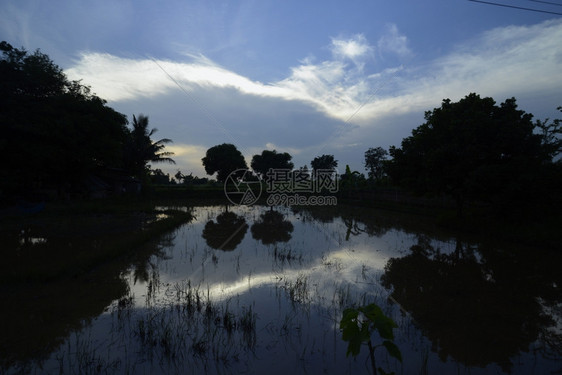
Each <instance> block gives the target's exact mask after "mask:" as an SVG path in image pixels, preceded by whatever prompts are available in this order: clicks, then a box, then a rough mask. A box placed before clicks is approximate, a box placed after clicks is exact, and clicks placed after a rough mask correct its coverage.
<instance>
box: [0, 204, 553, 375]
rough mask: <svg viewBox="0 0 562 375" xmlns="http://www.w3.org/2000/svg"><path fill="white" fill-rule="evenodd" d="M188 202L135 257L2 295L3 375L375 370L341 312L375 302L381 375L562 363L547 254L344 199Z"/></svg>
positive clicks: (534, 369) (531, 369)
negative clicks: (388, 346)
mask: <svg viewBox="0 0 562 375" xmlns="http://www.w3.org/2000/svg"><path fill="white" fill-rule="evenodd" d="M183 209H186V210H189V211H191V212H192V214H193V217H194V218H193V220H192V221H191V222H189V223H186V224H184V225H182V226H181V227H179V228H177V229H176V230H175V231H173V232H172V233H169V234H167V235H164V236H163V237H162V238H161V239H159V240H158V241H157V242H156V243H155V244H152V245H150V246H147V247H146V248H143V249H139V251H138V252H137V255H136V258H135V259H133V260H131V259H127V260H126V261H125V260H122V259H120V260H116V262H115V264H114V265H112V266H111V267H110V270H109V271H108V270H105V269H104V271H103V273H102V272H101V271H100V274H97V273H96V272H95V271H94V272H92V273H91V275H90V274H88V276H87V277H86V278H85V279H84V278H79V279H77V280H76V282H72V281H68V280H67V281H65V282H60V283H57V282H53V283H51V285H50V286H49V288H48V289H46V290H44V291H41V293H40V295H38V293H37V292H36V291H34V290H25V287H20V288H18V290H17V291H15V292H13V293H12V295H9V296H7V297H6V299H7V300H8V301H9V302H10V305H11V306H3V307H2V309H3V310H4V311H3V313H2V326H1V327H2V330H3V334H4V341H3V344H4V345H1V346H0V348H1V349H2V352H0V358H1V362H0V364H1V367H0V370H2V372H3V373H8V374H16V373H20V372H21V373H32V374H33V373H38V374H39V373H49V374H55V373H64V374H74V373H76V374H86V373H89V374H97V373H99V374H112V373H119V374H121V373H134V374H152V373H170V374H175V373H178V374H203V373H210V374H230V373H233V374H244V373H246V374H262V373H263V374H265V373H267V374H287V373H291V374H308V373H313V374H371V373H372V369H371V367H370V362H369V361H368V351H367V349H366V347H365V348H363V349H362V350H361V353H360V355H359V356H358V357H357V358H355V359H354V358H352V357H346V349H347V343H346V342H344V341H342V335H341V332H340V330H339V321H340V319H341V317H342V312H343V310H344V309H345V308H348V307H352V306H360V305H365V304H369V303H376V304H378V305H379V306H381V308H382V309H383V311H384V312H385V313H386V315H388V316H390V317H392V318H393V319H394V321H395V322H396V323H397V325H398V328H396V329H395V330H394V331H395V332H394V333H395V339H394V342H395V344H396V345H397V346H398V347H399V349H400V351H401V353H402V358H403V363H400V362H398V361H397V360H395V359H394V358H391V357H389V356H388V355H387V353H386V352H385V351H384V350H383V348H379V349H377V350H376V351H375V354H376V361H377V366H378V367H381V368H383V369H384V370H385V371H387V372H390V371H394V372H395V373H396V374H449V373H450V374H502V373H513V374H548V373H560V371H562V360H561V353H562V293H561V292H560V285H561V282H562V280H561V278H562V277H561V274H560V272H559V264H560V263H559V261H558V260H556V259H553V258H551V257H549V256H546V255H545V254H544V253H543V252H539V251H537V249H532V248H522V247H520V246H514V245H513V244H505V243H501V242H497V241H493V239H479V238H469V237H465V236H460V235H455V234H453V233H446V232H442V231H439V230H438V229H436V228H434V227H432V226H431V225H429V224H427V223H424V222H423V219H420V218H419V217H412V216H407V215H402V216H400V215H398V214H396V213H389V212H384V211H375V210H366V209H360V208H349V207H344V206H339V207H316V208H306V209H295V208H284V207H276V208H274V209H271V208H269V207H261V206H251V207H245V206H236V207H232V206H231V207H225V206H195V207H184V208H183ZM29 241H30V242H29V243H27V244H26V246H31V247H32V246H43V247H44V250H45V251H53V250H52V249H49V248H48V247H47V245H48V244H49V239H45V238H34V239H33V241H32V240H31V239H29ZM6 337H7V338H6ZM373 340H374V342H375V344H377V343H380V338H378V337H377V336H376V334H374V335H373Z"/></svg>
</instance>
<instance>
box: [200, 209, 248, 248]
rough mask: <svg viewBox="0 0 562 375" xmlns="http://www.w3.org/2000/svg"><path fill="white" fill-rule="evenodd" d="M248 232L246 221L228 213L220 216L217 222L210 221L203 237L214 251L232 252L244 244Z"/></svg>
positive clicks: (206, 225)
mask: <svg viewBox="0 0 562 375" xmlns="http://www.w3.org/2000/svg"><path fill="white" fill-rule="evenodd" d="M247 231H248V224H246V220H245V219H244V218H243V217H242V216H239V215H236V214H235V213H233V212H229V211H227V212H223V213H222V214H220V215H218V216H217V218H216V222H214V221H213V220H209V221H208V222H207V224H205V228H204V229H203V234H202V237H203V238H204V239H205V241H207V245H209V246H210V247H212V248H213V249H217V250H224V251H232V250H234V249H236V246H238V245H239V244H240V242H242V240H243V239H244V236H245V235H246V232H247Z"/></svg>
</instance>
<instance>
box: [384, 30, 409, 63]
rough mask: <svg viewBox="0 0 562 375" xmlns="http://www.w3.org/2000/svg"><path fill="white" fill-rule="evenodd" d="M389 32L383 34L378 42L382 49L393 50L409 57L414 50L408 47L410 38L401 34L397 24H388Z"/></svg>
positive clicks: (385, 50)
mask: <svg viewBox="0 0 562 375" xmlns="http://www.w3.org/2000/svg"><path fill="white" fill-rule="evenodd" d="M386 29H387V34H385V35H383V36H382V37H381V38H380V39H379V40H378V42H377V47H378V49H379V50H380V51H384V52H392V53H395V54H397V55H398V56H401V57H409V56H410V55H411V54H412V51H411V50H410V48H409V47H408V38H407V37H406V36H405V35H402V34H400V32H399V31H398V27H397V26H396V25H395V24H388V25H387V27H386Z"/></svg>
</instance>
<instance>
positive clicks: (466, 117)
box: [203, 93, 562, 217]
mask: <svg viewBox="0 0 562 375" xmlns="http://www.w3.org/2000/svg"><path fill="white" fill-rule="evenodd" d="M558 110H560V111H562V107H559V108H558ZM425 120H426V122H425V123H424V124H422V125H420V126H418V127H417V128H415V129H414V130H412V135H411V136H409V137H406V138H404V139H403V140H402V143H401V146H400V147H396V146H391V147H390V148H389V150H388V151H387V150H385V149H383V148H382V147H372V148H369V149H368V150H367V151H366V152H365V164H364V165H365V168H366V169H367V171H368V177H367V178H366V177H365V176H364V175H363V174H361V173H360V172H357V171H351V170H350V168H349V166H346V169H345V173H343V174H341V175H340V176H339V178H340V182H339V183H340V184H339V187H340V191H341V192H343V193H345V192H346V191H347V192H349V191H350V190H362V191H364V192H369V191H371V192H372V191H374V190H379V191H380V190H381V188H382V189H387V190H388V189H394V190H395V191H400V197H401V198H407V199H408V201H410V202H412V201H415V198H416V197H417V198H422V199H425V198H428V200H427V202H436V199H437V200H438V201H440V202H450V203H446V204H448V205H449V206H452V207H455V208H456V210H457V215H458V216H459V217H461V216H463V213H464V211H465V210H466V208H469V207H471V208H474V207H478V208H480V209H486V208H488V209H491V210H492V211H493V212H495V213H497V214H500V215H508V214H509V215H511V214H518V215H519V216H520V215H525V214H529V213H535V214H536V213H541V214H553V213H559V210H560V208H562V161H561V157H560V155H561V152H562V138H561V135H562V120H560V119H555V120H552V121H550V120H549V119H546V120H542V121H541V120H535V121H533V115H532V114H530V113H526V112H525V111H522V110H519V109H518V108H517V104H516V100H515V98H511V99H507V100H505V101H504V102H503V103H501V104H499V105H497V104H496V102H495V101H494V100H493V99H492V98H488V97H486V98H481V97H480V96H479V95H477V94H474V93H472V94H469V95H467V96H466V97H465V98H463V99H461V100H459V101H458V102H452V101H451V100H449V99H445V100H443V103H442V105H441V107H439V108H435V109H433V110H432V111H427V112H426V113H425ZM291 159H292V157H291V155H289V154H288V153H278V152H276V151H275V150H273V151H268V150H264V151H263V152H262V154H261V155H254V156H253V158H252V163H251V167H252V169H253V170H254V171H255V172H256V173H257V175H259V176H260V177H261V178H262V179H264V180H266V179H267V171H268V170H269V169H270V168H272V169H276V168H278V169H292V168H293V163H292V162H291ZM203 165H204V166H205V170H206V171H207V173H208V174H210V175H212V174H214V173H215V172H217V173H218V180H219V181H224V178H226V176H228V174H229V173H230V172H231V171H233V170H235V169H245V168H247V165H246V162H245V161H244V158H243V156H242V154H241V153H240V151H238V150H237V149H236V147H235V146H234V145H232V144H223V145H218V146H214V147H212V148H210V149H209V150H208V151H207V156H206V157H205V158H203ZM310 165H311V167H312V174H314V171H316V170H319V169H323V170H333V171H335V169H336V168H337V166H338V162H337V160H335V158H334V156H333V155H322V156H318V157H316V158H314V159H313V160H312V161H311V163H310ZM297 172H300V173H309V172H308V167H307V166H306V165H305V166H303V167H301V168H299V169H298V171H295V173H297ZM396 189H399V190H396ZM404 194H406V195H404ZM347 196H349V194H347ZM355 196H357V195H355ZM365 196H373V195H372V194H371V195H369V194H367V195H365ZM395 196H396V197H398V194H396V195H395ZM408 197H409V198H408ZM410 198H412V199H410ZM418 201H419V199H418Z"/></svg>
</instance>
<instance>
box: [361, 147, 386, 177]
mask: <svg viewBox="0 0 562 375" xmlns="http://www.w3.org/2000/svg"><path fill="white" fill-rule="evenodd" d="M387 155H388V151H386V150H385V149H384V148H382V147H377V148H372V147H371V148H369V149H368V150H367V151H365V168H366V169H367V171H368V174H369V178H370V179H372V180H380V179H382V178H383V176H384V161H385V160H386V157H387Z"/></svg>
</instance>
